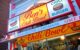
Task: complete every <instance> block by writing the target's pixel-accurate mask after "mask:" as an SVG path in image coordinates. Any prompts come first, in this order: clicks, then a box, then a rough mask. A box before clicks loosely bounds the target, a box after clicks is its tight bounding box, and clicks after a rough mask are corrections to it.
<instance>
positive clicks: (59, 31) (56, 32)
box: [19, 21, 80, 43]
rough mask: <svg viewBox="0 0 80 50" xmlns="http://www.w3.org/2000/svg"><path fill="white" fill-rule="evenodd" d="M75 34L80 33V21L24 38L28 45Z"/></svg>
mask: <svg viewBox="0 0 80 50" xmlns="http://www.w3.org/2000/svg"><path fill="white" fill-rule="evenodd" d="M74 32H80V21H77V22H73V23H70V24H66V25H63V26H59V27H56V28H52V29H48V30H45V31H41V32H37V33H33V34H30V35H27V36H25V37H26V38H25V37H22V38H25V40H26V41H27V42H26V43H28V42H33V41H38V40H42V39H46V38H52V37H57V36H61V35H65V34H71V33H74ZM19 42H20V41H19Z"/></svg>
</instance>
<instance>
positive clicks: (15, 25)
mask: <svg viewBox="0 0 80 50" xmlns="http://www.w3.org/2000/svg"><path fill="white" fill-rule="evenodd" d="M16 29H19V16H17V17H14V18H11V19H9V21H8V32H10V31H13V30H16Z"/></svg>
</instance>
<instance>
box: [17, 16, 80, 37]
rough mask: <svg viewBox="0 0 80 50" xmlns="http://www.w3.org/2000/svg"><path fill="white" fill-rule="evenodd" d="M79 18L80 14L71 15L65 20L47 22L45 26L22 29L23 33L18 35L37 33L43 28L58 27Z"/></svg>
mask: <svg viewBox="0 0 80 50" xmlns="http://www.w3.org/2000/svg"><path fill="white" fill-rule="evenodd" d="M79 20H80V16H74V17H70V18H67V19H64V20H61V21H57V22H53V23H51V24H47V25H44V26H41V27H38V28H34V29H30V30H27V31H22V32H21V33H19V34H18V37H20V36H25V35H28V34H32V33H35V32H40V31H43V30H47V29H51V28H55V27H58V26H61V25H64V24H68V23H72V22H75V21H79Z"/></svg>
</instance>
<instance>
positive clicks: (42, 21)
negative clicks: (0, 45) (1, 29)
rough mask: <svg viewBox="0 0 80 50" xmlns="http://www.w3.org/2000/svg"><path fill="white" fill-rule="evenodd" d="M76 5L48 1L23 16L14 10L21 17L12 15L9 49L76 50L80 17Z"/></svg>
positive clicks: (61, 1) (9, 27)
mask: <svg viewBox="0 0 80 50" xmlns="http://www.w3.org/2000/svg"><path fill="white" fill-rule="evenodd" d="M36 2H37V1H36ZM65 2H66V3H65ZM74 2H75V0H73V2H72V1H71V0H66V1H64V0H56V1H49V2H46V3H45V4H43V5H41V6H39V7H36V8H34V9H31V10H29V11H27V10H26V11H27V12H24V13H22V12H20V13H22V14H20V15H19V13H17V12H15V11H16V10H13V11H11V12H10V13H12V12H15V13H16V15H17V14H18V15H17V16H16V15H15V16H11V15H12V14H11V15H10V19H9V25H8V32H9V40H10V41H9V42H8V50H65V49H66V50H72V49H74V45H73V44H74V43H75V44H77V43H76V42H78V41H79V40H80V15H79V13H78V11H77V10H79V11H80V9H79V6H76V5H77V4H75V3H74ZM76 3H77V2H76ZM32 4H33V3H32ZM60 6H61V7H60ZM74 6H75V7H74ZM76 8H78V9H77V10H76ZM75 39H76V40H75ZM74 40H75V42H74Z"/></svg>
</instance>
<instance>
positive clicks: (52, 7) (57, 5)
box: [47, 0, 71, 18]
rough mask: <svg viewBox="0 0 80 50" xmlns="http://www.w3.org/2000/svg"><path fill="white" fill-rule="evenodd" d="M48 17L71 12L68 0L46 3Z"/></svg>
mask: <svg viewBox="0 0 80 50" xmlns="http://www.w3.org/2000/svg"><path fill="white" fill-rule="evenodd" d="M47 7H48V11H49V14H50V17H51V18H53V17H56V16H59V15H62V14H65V13H69V12H71V8H70V5H69V3H68V0H55V1H52V2H50V3H48V4H47Z"/></svg>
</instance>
